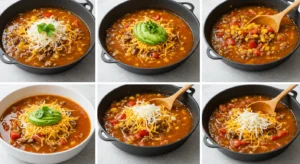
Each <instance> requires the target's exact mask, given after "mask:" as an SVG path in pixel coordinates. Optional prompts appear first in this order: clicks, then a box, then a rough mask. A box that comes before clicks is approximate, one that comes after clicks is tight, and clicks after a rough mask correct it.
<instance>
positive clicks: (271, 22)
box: [247, 0, 300, 33]
mask: <svg viewBox="0 0 300 164" xmlns="http://www.w3.org/2000/svg"><path fill="white" fill-rule="evenodd" d="M299 4H300V0H295V2H294V3H292V4H291V5H290V6H289V7H287V8H286V9H285V10H283V11H282V12H280V13H278V14H275V15H259V16H256V17H254V18H253V19H251V20H250V21H249V22H248V23H247V24H250V23H256V24H262V25H267V26H270V27H271V28H273V30H274V31H275V32H276V33H278V31H279V29H280V23H281V21H282V19H283V17H284V16H285V15H286V14H287V13H289V12H290V11H292V10H293V9H294V8H296V7H298V6H299Z"/></svg>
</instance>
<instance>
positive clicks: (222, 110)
mask: <svg viewBox="0 0 300 164" xmlns="http://www.w3.org/2000/svg"><path fill="white" fill-rule="evenodd" d="M219 110H220V111H221V112H227V111H228V109H227V108H226V107H225V105H220V106H219Z"/></svg>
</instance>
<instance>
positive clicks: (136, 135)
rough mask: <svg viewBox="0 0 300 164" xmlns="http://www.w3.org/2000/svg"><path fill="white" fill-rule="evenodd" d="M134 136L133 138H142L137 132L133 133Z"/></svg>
mask: <svg viewBox="0 0 300 164" xmlns="http://www.w3.org/2000/svg"><path fill="white" fill-rule="evenodd" d="M134 138H135V139H138V140H139V139H142V137H141V136H140V135H139V133H136V134H135V135H134Z"/></svg>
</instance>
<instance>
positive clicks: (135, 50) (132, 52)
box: [130, 48, 138, 55]
mask: <svg viewBox="0 0 300 164" xmlns="http://www.w3.org/2000/svg"><path fill="white" fill-rule="evenodd" d="M137 51H138V49H137V48H133V49H132V50H131V52H130V53H131V55H135V54H136V53H137Z"/></svg>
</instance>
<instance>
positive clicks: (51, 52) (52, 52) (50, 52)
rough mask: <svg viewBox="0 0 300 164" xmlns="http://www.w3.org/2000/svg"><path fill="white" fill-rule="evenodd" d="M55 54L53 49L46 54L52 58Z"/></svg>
mask: <svg viewBox="0 0 300 164" xmlns="http://www.w3.org/2000/svg"><path fill="white" fill-rule="evenodd" d="M53 54H54V51H53V50H52V49H51V50H48V51H47V52H46V55H47V57H51V56H52V55H53Z"/></svg>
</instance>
